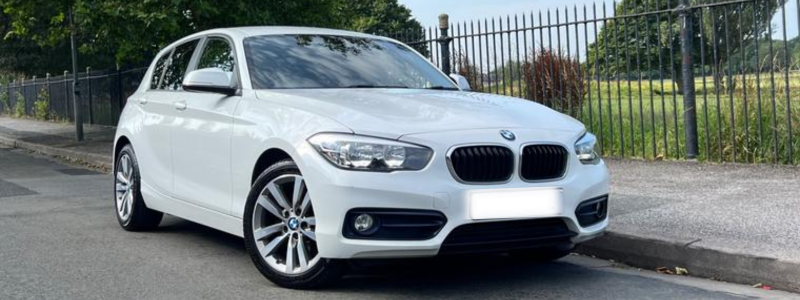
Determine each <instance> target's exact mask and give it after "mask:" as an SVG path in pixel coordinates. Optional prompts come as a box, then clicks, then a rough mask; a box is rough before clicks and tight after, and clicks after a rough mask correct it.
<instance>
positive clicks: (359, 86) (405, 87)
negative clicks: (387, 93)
mask: <svg viewBox="0 0 800 300" xmlns="http://www.w3.org/2000/svg"><path fill="white" fill-rule="evenodd" d="M347 88H348V89H362V88H363V89H407V88H408V87H407V86H403V85H374V84H354V85H349V86H347Z"/></svg>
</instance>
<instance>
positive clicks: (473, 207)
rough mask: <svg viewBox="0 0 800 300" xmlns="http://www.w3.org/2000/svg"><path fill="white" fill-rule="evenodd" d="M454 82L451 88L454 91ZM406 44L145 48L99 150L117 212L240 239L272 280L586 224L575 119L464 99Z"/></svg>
mask: <svg viewBox="0 0 800 300" xmlns="http://www.w3.org/2000/svg"><path fill="white" fill-rule="evenodd" d="M454 82H457V83H458V84H454ZM468 90H469V87H468V86H467V84H466V80H464V78H463V77H459V76H455V75H454V76H452V78H451V77H448V76H446V75H445V74H443V73H441V72H440V71H439V70H438V69H437V68H436V67H435V66H433V65H432V64H431V63H430V62H428V61H427V60H426V59H425V58H423V57H422V56H421V55H419V54H418V53H417V52H415V51H414V50H412V49H411V48H409V47H407V46H405V45H403V44H401V43H399V42H397V41H394V40H391V39H387V38H383V37H377V36H372V35H366V34H361V33H354V32H346V31H337V30H328V29H313V28H290V27H252V28H230V29H219V30H210V31H205V32H200V33H197V34H194V35H191V36H188V37H186V38H183V39H181V40H179V41H177V42H175V43H174V44H172V45H170V46H169V47H167V48H165V49H164V50H162V51H161V52H160V53H158V55H157V56H156V58H155V60H154V61H153V63H152V65H151V66H150V68H149V70H148V71H147V74H146V75H145V78H144V80H143V81H142V84H141V86H140V87H139V88H138V90H137V91H136V92H135V93H134V94H133V95H132V96H131V97H130V98H129V99H128V102H127V105H126V106H125V108H124V110H123V112H122V116H121V118H120V122H119V126H118V127H117V134H116V142H115V147H114V159H115V170H114V174H115V193H116V197H115V198H116V210H117V219H118V220H119V223H120V225H121V226H122V227H123V228H124V229H126V230H149V229H154V228H156V227H157V226H158V225H159V223H160V221H161V218H162V215H163V213H167V214H171V215H175V216H178V217H181V218H185V219H187V220H191V221H193V222H197V223H200V224H203V225H206V226H209V227H213V228H216V229H218V230H221V231H225V232H228V233H230V234H233V235H237V236H241V237H244V241H245V244H246V248H247V251H248V253H249V254H250V256H251V257H252V260H253V262H254V263H255V265H256V267H257V268H258V270H259V271H260V272H261V273H262V274H264V276H266V277H267V278H269V279H270V280H271V281H273V282H274V283H276V284H278V285H280V286H284V287H291V288H311V287H316V286H320V285H322V284H325V283H330V282H331V281H333V280H335V279H336V278H338V277H339V276H341V275H342V274H343V273H344V272H345V270H346V269H347V266H348V260H351V259H369V258H400V257H424V256H436V255H452V254H468V253H469V254H471V253H488V252H504V253H510V254H511V255H516V256H518V257H520V258H528V259H538V260H551V259H557V258H559V257H562V256H564V255H567V254H568V253H569V252H570V251H571V250H572V249H573V248H574V247H575V246H576V245H577V244H579V243H581V242H584V241H587V240H589V239H591V238H594V237H597V236H598V235H600V234H602V232H603V231H604V230H605V228H606V226H607V225H608V220H607V213H606V212H607V206H608V196H607V195H608V184H609V175H608V171H607V169H606V166H605V164H604V162H603V161H602V160H601V159H600V158H599V157H598V155H597V154H596V153H595V151H594V147H595V138H594V136H593V135H592V134H591V133H588V132H586V129H585V127H584V126H583V125H582V124H581V123H580V122H578V121H576V120H574V119H572V118H570V117H568V116H566V115H563V114H560V113H558V112H555V111H553V110H551V109H549V108H547V107H544V106H542V105H539V104H536V103H534V102H531V101H527V100H523V99H516V98H511V97H503V96H497V95H489V94H482V93H473V92H469V91H468Z"/></svg>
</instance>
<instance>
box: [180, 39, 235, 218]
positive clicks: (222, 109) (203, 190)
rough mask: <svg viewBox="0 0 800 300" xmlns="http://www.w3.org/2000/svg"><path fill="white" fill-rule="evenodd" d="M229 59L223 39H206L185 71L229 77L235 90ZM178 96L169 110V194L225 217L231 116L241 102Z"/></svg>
mask: <svg viewBox="0 0 800 300" xmlns="http://www.w3.org/2000/svg"><path fill="white" fill-rule="evenodd" d="M234 53H235V52H234V51H233V46H232V43H231V42H230V40H229V39H228V38H226V37H223V36H211V37H208V38H206V39H205V40H204V42H203V45H202V48H201V50H199V53H198V55H197V58H196V59H195V60H193V63H192V65H193V67H192V68H190V69H192V70H194V69H205V68H216V69H220V70H222V71H224V72H226V73H228V74H229V78H230V80H231V86H238V79H237V74H238V70H237V69H236V59H235V57H234V55H235V54H234ZM180 95H181V97H180V99H176V102H175V104H174V105H175V109H176V113H177V114H176V122H175V124H176V128H175V131H174V135H173V144H172V145H173V146H172V154H173V156H172V157H173V161H174V163H175V192H176V194H178V195H179V197H180V198H181V199H183V200H185V201H187V202H190V203H192V204H196V205H198V206H202V207H205V208H208V209H211V210H214V211H218V212H222V213H226V214H227V213H230V207H231V199H232V195H231V189H232V187H231V178H230V176H231V135H232V133H233V113H234V111H235V109H236V105H237V104H238V103H239V100H240V99H241V97H240V96H226V95H222V94H215V93H198V92H186V91H183V92H181V93H180Z"/></svg>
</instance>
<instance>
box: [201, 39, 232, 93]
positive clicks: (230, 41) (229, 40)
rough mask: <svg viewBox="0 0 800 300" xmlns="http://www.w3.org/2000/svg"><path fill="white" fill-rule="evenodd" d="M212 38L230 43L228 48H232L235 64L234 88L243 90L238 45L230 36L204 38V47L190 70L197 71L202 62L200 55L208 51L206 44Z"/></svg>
mask: <svg viewBox="0 0 800 300" xmlns="http://www.w3.org/2000/svg"><path fill="white" fill-rule="evenodd" d="M211 38H221V39H223V40H225V42H226V43H228V46H229V47H230V48H231V55H233V64H234V66H233V77H234V80H235V81H236V82H235V83H234V87H235V88H236V89H242V81H241V80H240V78H241V77H242V75H241V72H242V71H241V65H239V57H238V55H237V54H236V43H234V42H233V39H232V38H231V37H230V36H228V35H226V34H221V33H211V34H208V35H205V36H203V40H202V41H201V43H202V45H200V46H202V47H201V48H200V51H199V52H198V53H197V54H198V56H197V59H196V60H194V61H192V64H191V66H190V70H192V71H193V70H196V68H197V64H198V63H199V62H200V55H203V52H204V51H205V50H206V44H207V43H208V41H209V40H210V39H211Z"/></svg>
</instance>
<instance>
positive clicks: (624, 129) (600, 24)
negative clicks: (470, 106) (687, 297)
mask: <svg viewBox="0 0 800 300" xmlns="http://www.w3.org/2000/svg"><path fill="white" fill-rule="evenodd" d="M792 5H794V7H796V8H795V9H797V10H798V13H800V8H797V7H800V0H788V1H786V0H716V1H714V0H706V1H688V0H625V1H622V2H614V3H613V4H612V5H606V3H602V4H600V5H597V4H594V5H591V6H582V7H578V6H572V7H564V8H563V9H556V10H552V11H551V10H548V11H545V12H542V11H539V12H537V13H524V14H516V15H508V16H504V17H499V18H489V19H483V20H478V21H469V22H459V23H450V22H449V21H447V20H446V19H440V24H439V26H438V28H427V29H425V30H423V31H420V32H416V31H413V32H412V31H406V32H398V33H392V34H386V36H389V37H391V38H395V39H398V40H400V41H403V42H405V43H407V44H409V45H410V46H412V47H415V48H416V49H418V50H419V49H423V50H424V51H425V52H424V53H425V54H426V56H427V57H428V58H429V59H431V61H432V62H433V63H434V64H436V65H437V66H439V67H440V68H442V69H443V70H444V71H445V72H446V73H449V72H452V73H458V74H461V75H463V76H465V77H467V79H468V81H469V82H470V84H471V85H472V87H473V90H475V91H478V92H485V93H493V94H501V95H508V96H514V97H520V98H526V99H530V100H532V101H536V102H539V103H542V104H544V105H547V106H549V107H551V108H553V109H556V110H558V111H561V112H563V113H565V114H569V115H571V116H573V117H575V118H577V119H578V120H580V121H582V122H584V123H585V124H586V126H587V128H588V130H590V131H592V132H594V133H595V134H596V135H597V136H598V139H599V141H600V145H599V149H600V151H601V152H602V154H603V155H608V156H619V157H639V158H647V159H663V158H670V159H685V158H690V159H691V158H697V159H700V160H704V161H719V162H742V163H759V162H767V163H781V164H798V163H800V151H798V148H800V127H799V126H800V89H796V87H800V72H798V71H800V47H796V46H797V45H800V38H797V37H794V38H789V37H787V28H792V29H800V20H789V19H787V9H789V8H790V7H791V6H792ZM790 31H793V32H796V31H797V30H790Z"/></svg>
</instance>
